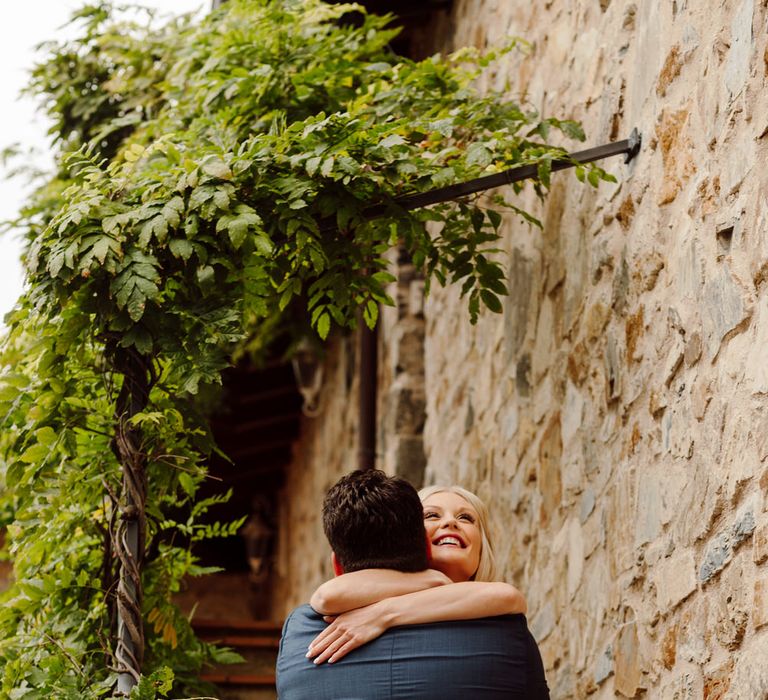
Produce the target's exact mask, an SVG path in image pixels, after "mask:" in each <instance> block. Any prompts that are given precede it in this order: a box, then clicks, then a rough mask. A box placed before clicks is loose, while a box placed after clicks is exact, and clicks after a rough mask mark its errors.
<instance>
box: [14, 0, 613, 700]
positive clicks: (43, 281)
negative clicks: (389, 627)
mask: <svg viewBox="0 0 768 700" xmlns="http://www.w3.org/2000/svg"><path fill="white" fill-rule="evenodd" d="M353 20H354V21H353ZM390 20H391V18H389V17H377V16H374V15H370V14H367V13H366V12H365V11H364V10H363V9H362V8H361V7H359V6H356V5H329V4H326V3H324V2H321V1H320V0H230V2H227V3H226V4H225V5H224V7H223V8H222V9H221V10H218V11H216V12H213V13H211V14H210V15H209V16H207V17H205V18H204V19H203V20H201V21H198V22H195V21H192V20H191V19H190V18H179V19H175V20H173V21H170V22H166V23H160V22H158V21H157V20H156V19H155V18H153V17H152V15H151V13H149V12H147V13H145V15H138V16H137V15H136V13H135V12H134V13H131V14H123V13H121V12H120V11H118V10H115V9H114V8H113V7H112V6H111V5H110V4H108V3H100V4H96V5H89V6H87V7H85V8H84V9H83V10H81V11H79V12H78V13H77V14H76V15H75V17H74V21H75V22H76V23H77V24H78V26H79V27H80V29H81V33H80V36H79V38H77V39H75V40H72V41H68V42H65V43H61V44H50V45H48V46H47V47H46V51H47V55H46V58H45V59H44V61H43V62H42V63H41V64H40V65H39V66H38V67H37V68H35V70H34V72H33V81H32V88H31V89H32V90H33V91H34V92H35V93H36V94H38V95H39V96H40V97H41V99H42V101H43V105H44V108H45V109H46V111H47V112H48V114H49V116H50V117H51V118H52V119H53V122H54V128H53V135H54V137H55V139H56V143H57V145H58V148H59V169H58V172H57V173H56V174H55V176H53V177H51V178H50V180H48V181H47V182H45V183H44V184H43V185H42V186H41V187H40V189H39V190H38V191H37V193H36V194H35V195H34V196H33V197H32V198H31V200H30V202H29V203H28V205H27V207H26V208H25V209H24V211H23V212H22V216H21V218H20V219H19V221H18V222H17V226H18V227H21V228H23V229H24V230H25V231H26V235H27V249H26V266H27V271H28V286H27V291H26V293H25V295H24V297H23V298H22V299H21V300H20V302H19V305H18V306H17V308H16V310H15V311H14V312H12V313H11V314H10V316H9V318H8V322H9V332H8V335H7V338H6V340H5V344H4V346H3V350H2V362H3V366H4V373H3V375H2V381H1V382H0V419H2V426H3V434H2V438H0V447H1V448H2V462H1V463H0V479H1V481H0V494H1V495H0V502H1V509H0V516H1V517H2V524H4V525H6V527H7V540H8V541H7V550H8V553H9V556H10V557H11V558H12V559H13V562H14V567H15V569H14V571H15V582H14V584H13V585H12V587H11V588H10V589H9V590H8V591H7V592H5V593H4V594H3V598H2V607H0V640H2V641H0V667H1V668H2V670H1V671H0V694H2V695H3V696H4V697H5V696H7V697H12V698H30V699H32V698H42V697H49V696H50V697H56V698H96V697H103V696H109V695H110V694H112V693H113V692H114V688H115V680H116V677H117V675H118V674H122V675H123V676H129V677H131V678H132V684H133V683H138V685H136V687H135V688H134V690H133V693H132V695H133V696H134V697H142V698H144V697H146V698H151V697H155V695H157V694H159V695H163V694H164V693H166V692H173V693H174V694H176V695H177V696H178V694H180V693H187V694H189V693H194V692H204V691H205V688H204V687H202V686H201V685H200V684H199V683H198V682H197V681H196V680H195V679H196V676H197V674H198V673H199V671H200V669H201V667H202V666H203V665H204V664H205V663H209V662H215V661H225V660H227V659H228V658H231V655H230V654H229V652H227V651H226V650H217V649H216V648H214V647H211V646H210V645H206V644H203V643H202V642H200V641H198V640H197V639H196V638H195V637H194V635H193V633H192V631H191V628H190V625H189V622H188V621H187V620H186V619H185V618H184V617H183V616H182V615H181V614H180V613H179V611H178V610H177V609H176V608H175V607H174V606H173V604H172V602H171V596H172V594H173V593H174V592H176V591H178V590H179V587H180V582H181V580H182V579H183V578H184V577H185V576H195V575H203V574H205V573H207V571H206V570H205V569H203V568H202V567H200V566H199V565H198V562H197V560H196V559H195V556H194V550H193V546H194V543H195V542H196V541H199V540H200V539H203V538H206V537H219V536H227V535H231V534H233V533H234V532H236V531H237V529H238V527H239V526H240V524H241V523H240V522H235V523H228V524H221V523H211V522H209V521H208V520H207V519H206V515H207V511H208V509H209V508H210V507H211V506H212V505H213V504H214V503H215V502H216V500H218V499H212V500H211V499H209V500H203V501H201V500H199V499H197V498H196V493H197V490H198V487H199V485H200V484H201V483H202V481H203V480H204V479H205V478H206V457H207V455H209V454H210V452H211V450H212V449H213V448H214V446H213V443H212V440H211V436H210V434H209V430H208V426H207V422H206V416H207V415H208V413H209V412H210V410H211V407H212V402H213V401H214V400H215V392H214V391H213V389H212V387H215V386H216V385H217V384H218V383H219V381H220V373H221V371H222V370H223V369H224V368H225V367H226V366H228V365H229V364H230V363H231V362H232V360H233V357H236V356H238V355H242V354H243V353H250V354H252V355H253V356H254V357H258V356H259V355H260V353H263V352H265V351H266V350H268V348H269V347H270V344H271V343H272V342H273V341H274V340H275V339H276V338H278V337H280V336H284V335H285V334H287V333H289V334H292V335H293V337H298V336H299V335H301V334H303V333H308V332H311V333H316V334H317V335H318V336H319V337H320V338H322V339H325V338H326V337H327V336H328V334H329V333H330V332H331V330H332V328H333V327H334V326H337V327H354V326H355V324H356V323H357V322H358V321H357V319H358V311H361V312H362V317H363V319H364V322H365V323H367V324H368V325H370V326H373V325H374V324H375V323H376V321H377V317H378V310H379V306H380V305H381V304H390V303H392V301H391V299H390V298H389V296H388V295H387V292H386V288H387V285H388V284H389V282H391V281H392V280H393V277H392V275H391V274H390V272H389V270H388V262H387V256H386V253H387V252H388V251H389V250H391V249H392V248H394V247H398V246H401V247H403V248H404V249H405V250H406V251H407V252H408V254H409V255H410V256H411V258H412V260H413V262H414V263H415V265H416V266H417V267H418V268H420V269H421V270H423V272H424V274H425V276H426V279H427V281H428V282H429V281H432V280H437V281H438V283H440V284H447V283H451V284H453V283H456V284H458V285H460V288H461V292H462V294H463V296H464V297H465V298H466V300H467V304H468V309H469V316H470V320H471V321H473V322H474V321H475V320H476V319H477V317H478V315H479V314H480V313H481V312H482V308H484V307H485V308H487V309H489V310H490V311H491V312H500V311H501V309H502V305H501V301H500V297H502V296H503V295H504V294H506V282H505V276H504V269H503V265H502V260H501V258H500V256H499V254H498V251H497V250H496V244H497V241H498V239H499V227H500V225H501V222H502V215H501V213H500V212H501V211H503V210H505V209H506V210H509V211H511V212H513V213H514V214H516V215H518V216H519V217H521V218H522V219H524V220H527V221H529V222H533V223H534V224H535V223H537V222H536V221H535V219H534V218H533V217H532V216H531V215H530V214H529V213H527V212H525V211H523V210H521V209H520V208H518V206H517V205H515V204H514V203H513V202H511V201H505V200H504V199H503V198H502V197H501V196H497V197H496V198H495V199H494V200H493V204H494V205H493V207H491V208H488V205H487V202H486V203H485V204H483V203H482V202H481V201H479V200H466V201H461V202H457V203H449V204H441V205H437V206H434V207H430V208H428V209H423V210H417V211H406V210H405V209H403V208H402V207H401V206H399V204H398V202H397V198H398V197H399V196H401V195H404V194H410V193H414V192H421V191H426V190H429V189H433V188H435V187H439V186H442V185H446V184H451V183H454V182H460V181H463V180H467V179H470V178H473V177H477V176H479V175H482V174H485V173H488V172H494V171H498V170H503V169H506V168H509V167H512V166H514V165H517V164H536V165H537V167H538V179H537V180H536V181H534V183H533V185H532V186H533V187H534V188H535V189H536V191H537V193H538V194H539V195H541V196H544V195H545V193H546V191H547V189H548V186H549V174H550V166H551V163H552V161H553V160H554V159H557V158H560V157H562V156H563V154H564V151H563V150H562V149H561V148H556V147H553V146H551V145H549V144H548V138H549V135H550V132H552V131H554V132H559V133H561V134H562V135H564V136H566V137H569V138H575V139H583V134H582V132H581V129H580V127H579V126H578V125H577V124H576V123H574V122H571V121H568V120H559V119H555V118H542V117H540V116H539V115H537V114H536V113H535V112H533V111H532V110H530V109H527V108H525V106H521V105H519V104H517V103H515V102H514V101H510V99H508V98H507V97H505V96H504V95H502V94H498V93H485V94H480V93H478V91H477V90H476V89H475V88H474V87H473V85H474V80H475V78H477V76H478V75H479V73H480V72H481V71H482V70H483V69H484V68H485V67H486V66H487V65H488V64H489V63H490V62H492V61H493V60H495V59H496V58H498V54H502V53H504V52H506V51H510V50H514V49H515V45H514V42H512V43H511V44H510V45H509V46H508V47H505V48H504V49H503V50H500V51H499V52H497V54H493V53H490V54H486V55H481V54H479V53H477V52H475V51H471V50H462V51H459V52H457V53H455V54H452V55H450V56H445V57H442V56H434V57H431V58H428V59H426V60H423V61H412V60H409V59H405V58H403V57H401V56H397V55H395V54H393V53H392V52H391V50H390V49H389V42H390V41H391V40H392V38H393V37H394V36H395V34H396V31H397V30H393V29H389V28H388V27H389V25H390ZM578 174H579V175H580V179H582V180H584V179H588V181H589V182H590V183H591V184H592V185H597V184H598V182H599V181H600V180H610V179H612V178H611V177H610V176H609V175H607V174H606V173H604V172H603V171H602V170H601V169H600V168H598V167H595V166H587V167H586V168H584V167H582V168H580V169H579V170H578ZM517 187H518V188H519V187H520V186H519V185H518V186H517ZM517 191H519V189H517V190H516V192H517ZM516 192H515V193H516ZM372 207H376V209H375V210H373V209H372ZM374 212H375V215H374ZM131 528H133V529H131ZM130 533H133V534H130ZM131 537H135V538H136V540H137V541H136V545H135V546H134V547H131V546H130V544H129V540H130V539H131ZM134 594H135V597H136V600H135V601H132V600H131V598H132V596H133V595H134ZM132 606H133V607H132ZM118 621H120V624H118ZM118 627H122V629H123V633H122V637H121V633H120V630H119V629H118ZM126 635H127V636H126ZM145 636H146V639H145ZM139 671H142V672H143V674H144V675H139Z"/></svg>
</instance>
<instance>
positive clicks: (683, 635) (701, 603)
mask: <svg viewBox="0 0 768 700" xmlns="http://www.w3.org/2000/svg"><path fill="white" fill-rule="evenodd" d="M708 613H709V601H708V600H707V599H706V598H701V597H699V598H693V599H692V600H691V601H690V603H689V604H688V605H687V606H686V607H685V608H684V609H683V611H682V613H681V614H680V617H679V618H678V621H677V623H678V624H677V651H676V654H677V663H678V664H679V663H680V660H683V661H688V662H690V663H694V664H697V665H699V666H702V665H704V664H705V663H707V661H709V659H710V657H711V656H712V634H711V631H710V629H709V622H708Z"/></svg>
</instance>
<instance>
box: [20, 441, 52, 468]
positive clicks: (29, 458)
mask: <svg viewBox="0 0 768 700" xmlns="http://www.w3.org/2000/svg"><path fill="white" fill-rule="evenodd" d="M49 453H50V447H49V446H48V445H41V444H40V443H36V444H34V445H32V446H31V447H28V448H27V449H26V450H24V452H22V453H21V455H20V456H19V459H20V460H21V461H22V462H24V463H25V464H39V463H40V462H42V461H43V460H44V459H46V458H47V457H48V454H49Z"/></svg>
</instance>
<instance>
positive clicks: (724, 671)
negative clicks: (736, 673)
mask: <svg viewBox="0 0 768 700" xmlns="http://www.w3.org/2000/svg"><path fill="white" fill-rule="evenodd" d="M732 673H733V659H732V658H731V659H728V660H727V661H726V662H725V663H722V664H720V665H719V666H718V667H717V668H715V669H713V670H712V671H709V672H708V673H707V674H706V675H705V676H704V700H723V698H725V694H726V693H727V692H728V688H730V686H731V674H732Z"/></svg>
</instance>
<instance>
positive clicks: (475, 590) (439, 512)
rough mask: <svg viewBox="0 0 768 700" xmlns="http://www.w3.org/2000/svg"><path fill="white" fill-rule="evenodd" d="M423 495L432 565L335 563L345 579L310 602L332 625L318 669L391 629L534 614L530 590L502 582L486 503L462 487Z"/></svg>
mask: <svg viewBox="0 0 768 700" xmlns="http://www.w3.org/2000/svg"><path fill="white" fill-rule="evenodd" d="M419 497H420V498H421V502H422V505H423V507H424V528H425V531H426V539H427V542H426V546H427V548H428V552H429V557H430V567H431V568H430V569H428V570H426V571H422V572H418V573H403V572H400V571H394V570H391V569H364V570H361V571H354V572H351V573H341V572H340V570H339V569H338V568H336V565H335V562H334V568H335V570H336V573H337V574H340V575H337V577H336V578H334V579H331V580H330V581H326V582H325V583H324V584H323V585H321V586H320V587H319V588H318V589H317V590H316V591H315V593H314V594H313V596H312V598H311V600H310V605H311V606H312V607H313V608H314V609H315V610H316V611H317V612H319V613H321V614H323V615H324V616H325V618H324V619H325V620H326V622H329V623H330V624H329V625H328V627H326V628H325V630H323V632H321V633H320V634H319V635H318V636H317V637H315V639H314V640H313V641H312V643H311V644H310V646H309V650H308V652H307V657H309V658H312V659H314V662H315V663H316V664H321V663H323V662H325V661H327V662H329V663H334V662H336V661H338V660H339V659H341V658H343V657H344V656H345V655H346V654H348V653H349V652H350V651H352V650H353V649H356V648H357V647H359V646H361V645H363V644H366V643H367V642H370V641H371V640H373V639H376V638H377V637H378V636H380V635H381V634H382V633H384V632H385V631H386V630H387V629H389V628H390V627H396V626H400V625H416V624H423V623H429V622H444V621H448V620H470V619H475V618H483V617H493V616H496V615H506V614H516V613H525V612H526V603H525V598H524V597H523V595H522V593H520V591H518V590H517V588H515V587H514V586H512V585H510V584H507V583H503V582H501V581H496V580H495V578H496V566H495V560H494V556H493V547H492V544H491V541H490V538H489V536H488V517H487V509H486V507H485V504H484V503H483V502H482V501H481V500H480V499H479V498H478V497H477V496H476V495H475V494H473V493H472V492H470V491H467V490H466V489H463V488H461V487H460V486H445V487H441V486H430V487H427V488H425V489H422V490H421V491H420V492H419Z"/></svg>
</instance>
